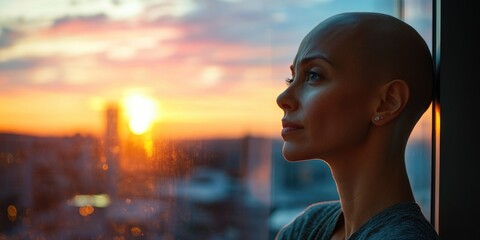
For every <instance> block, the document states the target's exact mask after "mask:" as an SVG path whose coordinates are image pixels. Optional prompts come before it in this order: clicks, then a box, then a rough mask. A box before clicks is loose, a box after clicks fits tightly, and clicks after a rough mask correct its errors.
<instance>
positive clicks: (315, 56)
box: [291, 54, 333, 67]
mask: <svg viewBox="0 0 480 240" xmlns="http://www.w3.org/2000/svg"><path fill="white" fill-rule="evenodd" d="M316 59H320V60H323V61H325V62H327V63H328V64H330V66H333V64H332V61H330V59H328V58H327V57H326V56H325V55H323V54H313V55H307V57H305V58H302V60H300V63H299V65H304V64H306V63H308V62H311V61H313V60H316ZM294 63H295V62H294ZM293 66H294V64H292V65H291V67H293Z"/></svg>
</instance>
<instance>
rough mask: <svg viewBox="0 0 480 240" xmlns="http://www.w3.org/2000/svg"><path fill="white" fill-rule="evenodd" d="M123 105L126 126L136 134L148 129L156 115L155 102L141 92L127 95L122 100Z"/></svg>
mask: <svg viewBox="0 0 480 240" xmlns="http://www.w3.org/2000/svg"><path fill="white" fill-rule="evenodd" d="M124 107H125V111H126V115H127V119H128V127H129V128H130V131H132V133H133V134H136V135H141V134H144V133H145V132H147V131H148V130H150V129H151V127H152V125H153V123H154V121H155V120H156V118H157V115H158V111H157V104H156V102H155V101H154V100H153V99H150V98H148V97H146V96H144V95H141V94H132V95H129V96H127V97H126V98H125V100H124Z"/></svg>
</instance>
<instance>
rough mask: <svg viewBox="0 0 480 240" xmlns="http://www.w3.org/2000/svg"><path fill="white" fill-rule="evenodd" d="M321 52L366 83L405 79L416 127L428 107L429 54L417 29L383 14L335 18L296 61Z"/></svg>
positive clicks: (310, 40) (306, 40) (322, 26)
mask: <svg viewBox="0 0 480 240" xmlns="http://www.w3.org/2000/svg"><path fill="white" fill-rule="evenodd" d="M317 48H318V49H317ZM319 49H320V51H322V52H323V53H324V54H325V55H327V57H328V58H329V59H330V60H331V61H332V64H333V65H335V67H336V68H337V69H340V70H344V71H354V72H355V74H356V75H357V76H358V77H357V78H358V81H364V82H365V84H378V83H387V82H390V81H392V80H395V79H401V80H403V81H405V82H406V83H407V85H408V88H409V99H408V102H407V104H406V106H405V109H404V113H403V116H404V117H405V118H407V119H412V121H411V123H412V124H413V125H414V124H415V123H416V121H417V120H418V119H419V118H420V117H421V115H422V114H423V113H424V111H425V110H426V109H427V108H428V106H429V105H430V102H431V98H432V84H433V63H432V58H431V55H430V51H429V49H428V46H427V44H426V43H425V41H424V40H423V38H422V37H421V36H420V35H419V34H418V33H417V32H416V31H415V29H413V28H412V27H411V26H409V25H408V24H406V23H404V22H403V21H401V20H399V19H397V18H395V17H392V16H389V15H385V14H380V13H360V12H352V13H342V14H338V15H334V16H332V17H330V18H328V19H326V20H325V21H323V22H321V23H320V24H318V25H317V26H316V27H315V28H314V29H313V30H312V31H311V32H310V33H309V34H308V35H307V36H306V37H305V38H304V40H303V41H302V43H301V45H300V48H299V51H298V54H297V57H298V56H299V55H306V54H307V53H309V52H312V51H318V50H319ZM412 127H413V126H412Z"/></svg>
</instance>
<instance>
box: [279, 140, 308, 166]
mask: <svg viewBox="0 0 480 240" xmlns="http://www.w3.org/2000/svg"><path fill="white" fill-rule="evenodd" d="M282 153H283V157H284V158H285V159H286V160H287V161H289V162H297V161H304V160H310V159H313V158H312V157H311V156H310V155H308V154H306V151H305V149H302V148H299V147H296V146H292V144H289V143H287V142H285V143H284V144H283V149H282Z"/></svg>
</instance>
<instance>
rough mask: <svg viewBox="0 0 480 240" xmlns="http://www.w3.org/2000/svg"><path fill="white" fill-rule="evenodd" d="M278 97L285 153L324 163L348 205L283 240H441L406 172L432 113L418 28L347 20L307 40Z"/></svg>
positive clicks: (287, 232) (379, 17)
mask: <svg viewBox="0 0 480 240" xmlns="http://www.w3.org/2000/svg"><path fill="white" fill-rule="evenodd" d="M290 69H291V71H292V78H291V79H288V80H287V83H288V87H287V89H286V90H285V91H284V92H283V93H281V94H280V95H279V96H278V98H277V103H278V105H279V106H280V108H282V109H283V111H284V117H283V119H282V125H283V130H282V137H283V139H284V146H283V155H284V156H285V158H286V159H287V160H289V161H301V160H307V159H322V160H324V161H325V162H326V163H327V164H328V165H329V167H330V169H331V171H332V174H333V177H334V179H335V182H336V184H337V189H338V193H339V196H340V201H336V202H328V203H318V204H314V205H312V206H310V207H309V208H307V209H306V210H305V211H304V212H303V213H302V214H300V215H299V216H298V217H297V218H296V219H295V220H293V221H292V222H291V223H289V224H288V225H287V226H285V227H284V228H282V230H280V232H279V233H278V235H277V239H438V235H437V234H436V232H435V231H434V229H433V228H432V226H431V225H430V223H429V222H428V221H427V220H426V219H425V217H424V216H423V214H422V212H421V210H420V208H419V206H418V205H417V204H416V203H415V199H414V197H413V194H412V190H411V187H410V183H409V180H408V176H407V172H406V168H405V157H404V155H405V147H406V144H407V140H408V138H409V135H410V133H411V131H412V129H413V127H414V126H415V124H416V123H417V121H418V120H419V119H420V117H421V116H422V114H423V113H424V112H425V111H426V109H427V108H428V107H429V105H430V102H431V97H432V82H433V64H432V58H431V55H430V52H429V49H428V47H427V45H426V44H425V42H424V40H423V39H422V38H421V36H420V35H419V34H418V33H417V32H416V31H415V30H414V29H413V28H412V27H410V26H409V25H407V24H406V23H404V22H402V21H401V20H398V19H396V18H394V17H392V16H388V15H384V14H379V13H343V14H338V15H335V16H333V17H330V18H328V19H327V20H325V21H323V22H321V23H320V24H319V25H317V26H316V27H315V28H314V29H313V30H312V31H311V32H310V33H308V34H307V36H306V37H305V38H304V39H303V41H302V43H301V44H300V47H299V49H298V52H297V55H296V56H295V59H294V61H293V64H292V65H291V67H290Z"/></svg>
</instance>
